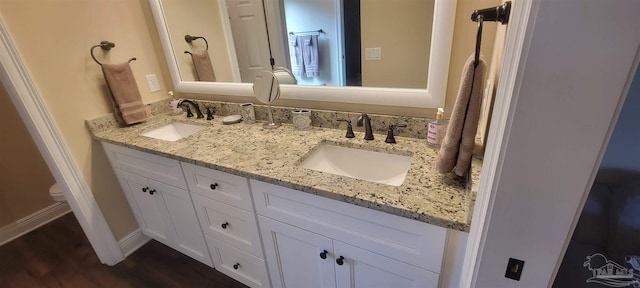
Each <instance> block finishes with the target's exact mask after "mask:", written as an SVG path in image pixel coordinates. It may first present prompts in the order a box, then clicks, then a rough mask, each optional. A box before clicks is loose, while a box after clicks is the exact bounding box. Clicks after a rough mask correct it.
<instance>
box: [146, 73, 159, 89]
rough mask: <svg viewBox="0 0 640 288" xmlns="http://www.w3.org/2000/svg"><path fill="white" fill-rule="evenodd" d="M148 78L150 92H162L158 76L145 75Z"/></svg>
mask: <svg viewBox="0 0 640 288" xmlns="http://www.w3.org/2000/svg"><path fill="white" fill-rule="evenodd" d="M144 77H145V78H147V85H149V92H152V93H153V92H157V91H160V82H158V76H157V75H156V74H149V75H145V76H144Z"/></svg>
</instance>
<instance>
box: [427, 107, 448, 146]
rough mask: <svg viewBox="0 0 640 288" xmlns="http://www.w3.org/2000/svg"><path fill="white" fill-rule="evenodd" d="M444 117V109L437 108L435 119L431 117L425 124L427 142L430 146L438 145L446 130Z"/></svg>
mask: <svg viewBox="0 0 640 288" xmlns="http://www.w3.org/2000/svg"><path fill="white" fill-rule="evenodd" d="M448 122H449V121H448V120H445V119H444V109H442V108H438V112H437V113H436V119H432V120H430V121H429V123H428V124H427V127H428V128H427V144H429V146H431V147H440V144H442V140H443V139H444V135H445V133H446V132H447V123H448Z"/></svg>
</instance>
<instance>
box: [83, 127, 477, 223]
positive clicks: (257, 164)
mask: <svg viewBox="0 0 640 288" xmlns="http://www.w3.org/2000/svg"><path fill="white" fill-rule="evenodd" d="M221 118H222V117H216V119H214V120H212V121H207V120H204V119H189V118H186V117H185V116H184V115H179V116H171V115H168V114H161V115H158V116H156V117H154V118H152V119H149V120H148V121H147V122H146V123H143V124H139V125H134V126H131V127H126V128H114V127H113V126H112V125H109V124H108V121H106V120H105V119H108V117H101V118H98V119H96V120H95V121H94V120H90V121H87V126H88V127H89V128H90V129H91V130H92V132H93V133H94V137H95V138H96V139H98V140H100V141H106V142H110V143H114V144H118V145H122V146H126V147H130V148H133V149H137V150H141V151H145V152H150V153H153V154H156V155H160V156H164V157H168V158H173V159H177V160H179V161H184V162H188V163H193V164H196V165H200V166H205V167H209V168H212V169H216V170H219V171H223V172H227V173H231V174H235V175H239V176H243V177H248V178H251V179H256V180H260V181H264V182H268V183H273V184H276V185H280V186H283V187H288V188H292V189H295V190H300V191H303V192H307V193H311V194H316V195H320V196H323V197H327V198H331V199H336V200H339V201H344V202H347V203H351V204H355V205H358V206H363V207H367V208H371V209H375V210H379V211H383V212H387V213H390V214H395V215H399V216H403V217H407V218H411V219H416V220H419V221H423V222H426V223H430V224H434V225H438V226H442V227H446V228H451V229H456V230H460V231H468V230H469V227H470V218H471V215H469V213H470V212H471V211H472V209H471V208H472V205H473V204H474V200H473V199H474V198H475V195H474V194H475V191H470V189H468V187H467V183H468V179H466V178H459V177H455V176H453V174H451V175H441V174H439V173H437V172H436V171H435V169H433V167H434V162H435V158H436V153H437V152H436V150H434V149H432V148H430V147H429V146H427V145H426V143H425V141H424V140H420V139H413V138H405V137H396V139H397V141H398V143H397V144H394V145H391V144H386V143H384V139H385V136H386V135H383V134H375V138H376V139H375V140H373V141H365V140H363V139H362V138H363V133H359V132H356V138H353V139H347V138H344V133H345V131H344V128H342V129H339V130H338V129H328V128H320V127H313V128H312V129H311V130H306V131H296V130H294V129H293V126H291V125H286V124H285V125H283V126H282V127H280V128H278V129H263V128H262V123H261V122H258V123H255V124H245V123H239V124H234V125H223V124H222V120H221ZM171 121H178V122H185V123H191V124H198V125H205V126H207V127H208V129H203V130H202V131H200V132H197V133H195V134H193V135H191V136H189V137H186V138H183V139H181V140H178V141H175V142H168V141H163V140H157V139H153V138H148V137H144V136H140V133H142V132H144V131H146V130H149V129H152V128H155V127H159V126H162V125H164V124H167V123H169V122H171ZM105 123H107V124H105ZM322 142H329V143H331V144H335V145H341V146H348V147H355V148H361V149H367V150H374V151H384V152H388V153H395V154H403V155H409V154H413V161H412V162H411V166H410V169H409V172H408V174H407V177H406V179H405V182H404V183H403V184H402V185H401V186H399V187H394V186H389V185H384V184H378V183H373V182H369V181H364V180H358V179H354V178H349V177H343V176H338V175H333V174H328V173H322V172H318V171H313V170H308V169H304V168H301V167H298V166H296V163H299V162H298V161H299V160H300V158H301V157H304V156H305V155H306V154H307V153H308V152H310V151H311V150H312V149H313V148H314V147H316V146H317V145H318V144H319V143H322ZM380 164H381V165H384V163H380ZM472 165H473V173H471V177H472V180H473V181H474V182H475V183H477V180H478V177H479V174H480V168H481V165H482V163H481V162H480V161H479V160H474V162H473V164H472Z"/></svg>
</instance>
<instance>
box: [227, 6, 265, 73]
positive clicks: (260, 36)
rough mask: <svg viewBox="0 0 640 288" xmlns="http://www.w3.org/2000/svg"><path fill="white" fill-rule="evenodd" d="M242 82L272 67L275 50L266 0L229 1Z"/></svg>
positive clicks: (228, 8)
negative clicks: (269, 32) (266, 17)
mask: <svg viewBox="0 0 640 288" xmlns="http://www.w3.org/2000/svg"><path fill="white" fill-rule="evenodd" d="M226 1H227V10H228V12H229V20H230V21H229V22H230V23H231V31H232V33H233V43H234V45H235V47H236V54H237V57H238V66H239V68H240V77H241V78H242V82H245V83H246V82H253V79H254V78H255V76H256V73H257V72H258V71H261V70H271V62H270V61H271V52H270V50H269V37H268V36H267V23H266V22H265V12H264V7H263V4H262V0H226Z"/></svg>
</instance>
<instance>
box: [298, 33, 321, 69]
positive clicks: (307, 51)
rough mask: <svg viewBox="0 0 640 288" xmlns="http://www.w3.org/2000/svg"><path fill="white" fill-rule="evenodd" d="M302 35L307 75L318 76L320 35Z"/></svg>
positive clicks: (303, 56)
mask: <svg viewBox="0 0 640 288" xmlns="http://www.w3.org/2000/svg"><path fill="white" fill-rule="evenodd" d="M301 37H302V58H303V60H304V71H305V74H306V76H307V77H316V76H318V74H319V66H318V35H303V36H301Z"/></svg>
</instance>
